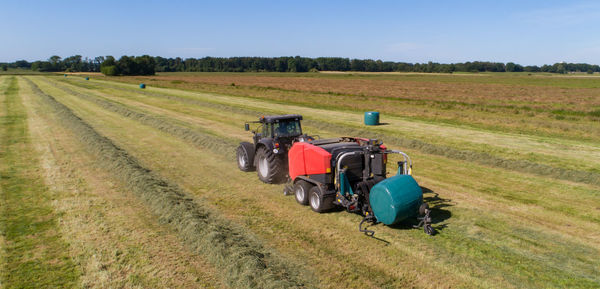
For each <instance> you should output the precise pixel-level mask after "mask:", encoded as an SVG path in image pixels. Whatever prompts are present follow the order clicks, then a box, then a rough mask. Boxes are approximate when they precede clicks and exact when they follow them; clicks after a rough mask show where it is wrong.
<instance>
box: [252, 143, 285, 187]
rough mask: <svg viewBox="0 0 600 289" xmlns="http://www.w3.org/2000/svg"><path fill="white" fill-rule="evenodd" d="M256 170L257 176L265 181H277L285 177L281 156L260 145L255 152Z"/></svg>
mask: <svg viewBox="0 0 600 289" xmlns="http://www.w3.org/2000/svg"><path fill="white" fill-rule="evenodd" d="M256 171H257V172H258V178H259V179H260V180H261V181H263V182H265V183H267V184H273V183H279V182H281V181H282V180H283V179H284V177H285V173H286V172H285V166H284V163H283V158H282V157H281V156H279V155H276V154H275V153H273V151H271V150H269V149H267V148H266V147H264V146H262V147H260V148H259V149H258V151H257V152H256Z"/></svg>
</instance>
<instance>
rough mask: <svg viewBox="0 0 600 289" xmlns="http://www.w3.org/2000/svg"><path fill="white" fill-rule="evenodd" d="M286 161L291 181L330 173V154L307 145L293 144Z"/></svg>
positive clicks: (303, 143)
mask: <svg viewBox="0 0 600 289" xmlns="http://www.w3.org/2000/svg"><path fill="white" fill-rule="evenodd" d="M288 160H289V172H290V178H292V180H294V179H296V177H297V176H303V175H315V174H326V173H330V172H331V154H330V153H328V152H327V151H326V150H324V149H322V148H320V147H318V146H315V145H312V144H309V143H305V142H297V143H294V145H293V146H292V148H291V149H290V151H289V152H288Z"/></svg>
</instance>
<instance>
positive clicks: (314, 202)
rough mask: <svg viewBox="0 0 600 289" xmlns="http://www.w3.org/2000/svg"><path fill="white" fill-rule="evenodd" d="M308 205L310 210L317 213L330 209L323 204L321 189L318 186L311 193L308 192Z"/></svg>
mask: <svg viewBox="0 0 600 289" xmlns="http://www.w3.org/2000/svg"><path fill="white" fill-rule="evenodd" d="M308 204H309V205H310V208H311V209H312V210H313V211H315V212H317V213H323V212H325V211H326V210H327V208H328V207H327V206H325V204H324V202H323V195H322V194H321V189H319V187H317V186H313V187H312V188H311V189H310V191H308Z"/></svg>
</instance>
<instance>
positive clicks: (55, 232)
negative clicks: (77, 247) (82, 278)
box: [0, 77, 79, 288]
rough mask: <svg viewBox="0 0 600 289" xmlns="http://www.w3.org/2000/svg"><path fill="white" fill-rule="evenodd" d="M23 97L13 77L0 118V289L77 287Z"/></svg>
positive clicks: (75, 268) (74, 266) (77, 277)
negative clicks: (28, 123) (0, 237)
mask: <svg viewBox="0 0 600 289" xmlns="http://www.w3.org/2000/svg"><path fill="white" fill-rule="evenodd" d="M18 92H19V87H18V83H17V80H16V78H14V77H12V79H11V80H10V83H9V86H8V88H7V90H6V91H5V94H4V96H5V97H4V101H3V102H2V104H3V105H2V106H3V109H4V112H5V114H4V115H3V116H1V117H0V203H1V204H0V234H1V235H2V238H3V239H4V243H5V244H4V247H3V248H2V249H3V252H2V262H1V264H0V266H2V270H0V272H1V273H0V282H1V283H0V287H2V288H57V287H61V288H63V287H65V288H69V287H75V286H77V283H78V279H79V271H78V268H77V266H76V265H75V264H74V263H73V261H72V259H71V258H70V256H69V246H68V244H67V243H66V242H65V241H64V240H63V239H62V236H61V234H60V230H59V228H58V227H59V224H58V218H59V217H60V216H59V215H57V213H56V212H55V211H54V210H53V208H52V206H51V202H52V200H53V196H52V194H51V192H50V191H49V190H48V188H47V187H46V186H45V184H44V180H43V178H42V177H41V176H40V173H41V171H42V169H41V168H40V166H39V160H38V159H37V158H36V156H37V154H36V152H35V151H34V149H33V147H32V144H31V140H30V136H29V131H28V127H27V115H26V113H25V108H24V107H23V104H22V103H21V101H20V98H19V95H18Z"/></svg>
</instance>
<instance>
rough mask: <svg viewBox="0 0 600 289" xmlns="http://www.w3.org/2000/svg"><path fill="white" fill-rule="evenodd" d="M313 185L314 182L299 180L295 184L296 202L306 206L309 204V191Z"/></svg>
mask: <svg viewBox="0 0 600 289" xmlns="http://www.w3.org/2000/svg"><path fill="white" fill-rule="evenodd" d="M313 186H314V185H313V184H311V183H309V182H307V181H304V180H299V181H297V182H296V184H294V196H295V197H296V202H298V204H300V205H304V206H306V205H308V193H309V192H310V189H311V188H312V187H313Z"/></svg>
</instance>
